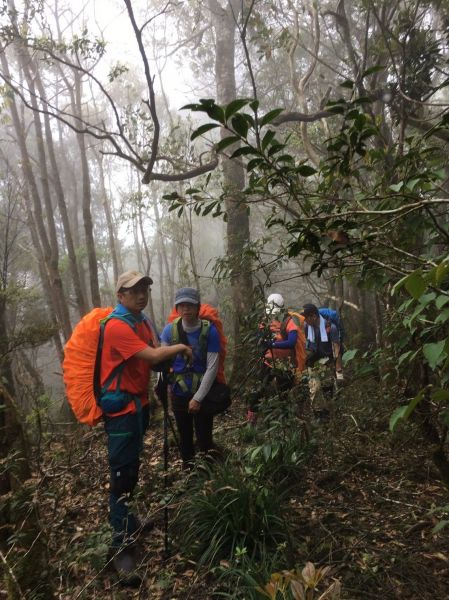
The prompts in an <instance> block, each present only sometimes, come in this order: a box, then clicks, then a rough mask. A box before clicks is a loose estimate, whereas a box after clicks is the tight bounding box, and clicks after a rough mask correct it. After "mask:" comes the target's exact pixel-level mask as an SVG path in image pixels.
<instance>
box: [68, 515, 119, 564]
mask: <svg viewBox="0 0 449 600" xmlns="http://www.w3.org/2000/svg"><path fill="white" fill-rule="evenodd" d="M110 541H111V530H110V527H109V526H108V525H107V524H103V525H101V526H100V527H99V528H98V529H96V530H95V531H92V532H90V533H88V535H86V533H85V532H82V534H81V533H80V534H75V535H74V536H73V538H72V544H71V545H70V546H69V548H67V553H66V558H65V560H66V561H67V568H68V569H74V570H79V568H80V567H82V566H83V565H89V566H91V567H92V568H93V569H95V571H97V572H98V571H101V569H102V568H103V567H104V565H105V563H106V558H107V555H108V551H109V545H110Z"/></svg>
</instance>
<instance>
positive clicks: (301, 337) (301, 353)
mask: <svg viewBox="0 0 449 600" xmlns="http://www.w3.org/2000/svg"><path fill="white" fill-rule="evenodd" d="M288 314H289V315H290V316H291V317H296V318H297V319H298V320H299V323H300V327H299V328H298V341H297V342H296V347H295V351H296V377H297V378H298V377H299V376H300V375H301V373H302V372H303V371H304V369H305V368H306V335H305V333H304V322H305V319H304V317H303V316H302V315H300V314H299V313H297V312H293V311H289V313H288ZM292 321H293V319H292Z"/></svg>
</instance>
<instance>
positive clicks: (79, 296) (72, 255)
mask: <svg viewBox="0 0 449 600" xmlns="http://www.w3.org/2000/svg"><path fill="white" fill-rule="evenodd" d="M33 66H34V74H35V81H36V85H37V87H38V90H39V94H40V96H41V98H44V99H45V97H46V95H45V89H44V86H43V84H42V80H41V77H40V73H39V69H38V68H37V66H36V65H33ZM44 124H45V135H46V142H47V149H48V155H49V158H50V164H51V167H52V177H53V181H54V185H55V191H56V197H57V200H58V208H59V213H60V215H61V221H62V225H63V228H64V236H65V242H66V245H67V254H68V258H69V265H70V274H71V277H72V282H73V288H74V290H75V297H76V302H77V308H78V312H79V315H80V317H82V316H83V315H85V314H86V312H87V303H86V298H85V296H84V293H83V288H82V285H81V277H80V273H79V269H78V263H77V259H76V252H75V244H74V242H73V237H72V230H71V227H70V219H69V215H68V211H67V205H66V201H65V195H64V190H63V187H62V183H61V178H60V175H59V167H58V163H57V161H56V154H55V149H54V144H53V134H52V129H51V125H50V118H49V116H48V115H47V114H44Z"/></svg>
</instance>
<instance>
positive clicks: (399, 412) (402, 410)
mask: <svg viewBox="0 0 449 600" xmlns="http://www.w3.org/2000/svg"><path fill="white" fill-rule="evenodd" d="M424 393H425V390H421V391H420V392H419V394H418V395H417V396H415V397H414V398H413V399H412V400H410V402H409V403H408V404H407V405H406V406H400V407H399V408H397V409H396V410H395V411H394V412H393V414H392V415H391V417H390V431H394V428H395V427H396V425H397V423H398V421H399V420H401V419H404V421H405V420H407V419H408V418H409V416H410V415H411V414H412V412H413V411H414V410H415V408H416V407H417V406H418V404H419V403H420V402H421V400H422V399H423V398H424Z"/></svg>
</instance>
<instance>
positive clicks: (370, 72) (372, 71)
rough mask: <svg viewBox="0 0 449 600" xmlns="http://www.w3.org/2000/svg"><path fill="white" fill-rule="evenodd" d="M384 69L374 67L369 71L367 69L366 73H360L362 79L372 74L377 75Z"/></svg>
mask: <svg viewBox="0 0 449 600" xmlns="http://www.w3.org/2000/svg"><path fill="white" fill-rule="evenodd" d="M385 68H386V67H385V66H384V65H375V66H374V67H370V68H369V69H367V70H366V71H364V72H363V73H362V79H363V78H364V77H368V75H372V74H373V73H378V72H379V71H384V70H385Z"/></svg>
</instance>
